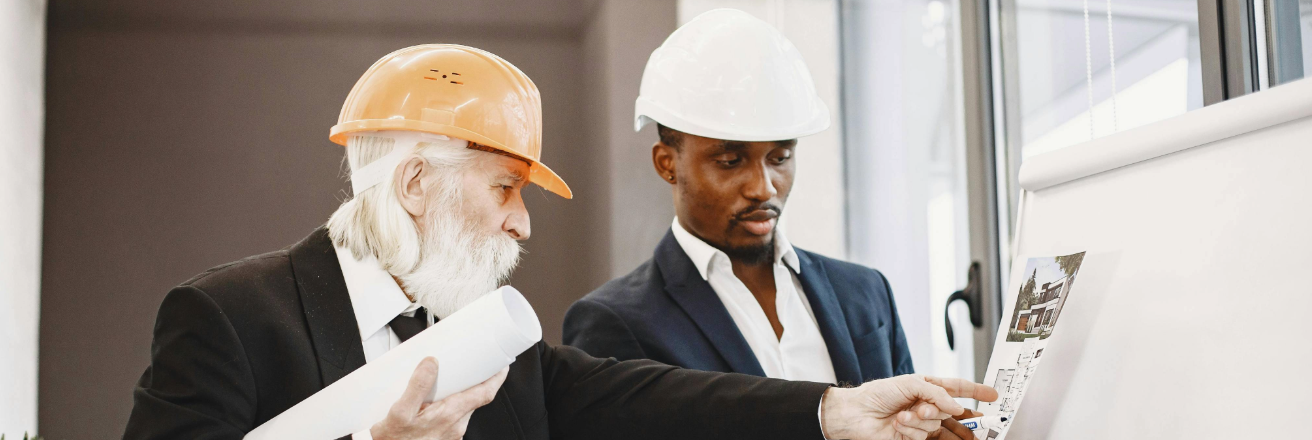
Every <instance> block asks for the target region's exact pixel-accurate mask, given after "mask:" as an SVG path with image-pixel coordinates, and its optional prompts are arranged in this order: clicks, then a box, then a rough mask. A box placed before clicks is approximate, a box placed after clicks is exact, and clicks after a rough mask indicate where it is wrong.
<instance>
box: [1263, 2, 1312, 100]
mask: <svg viewBox="0 0 1312 440" xmlns="http://www.w3.org/2000/svg"><path fill="white" fill-rule="evenodd" d="M1254 7H1255V8H1258V9H1261V10H1260V11H1257V12H1259V14H1257V16H1259V17H1261V18H1263V19H1264V23H1263V24H1265V27H1266V39H1265V41H1259V43H1265V45H1266V56H1267V63H1266V68H1267V72H1268V73H1267V77H1268V78H1269V85H1271V86H1276V85H1280V84H1284V83H1287V82H1290V81H1295V80H1298V79H1302V78H1304V77H1306V76H1307V75H1308V74H1309V73H1312V0H1265V1H1262V0H1256V1H1254Z"/></svg>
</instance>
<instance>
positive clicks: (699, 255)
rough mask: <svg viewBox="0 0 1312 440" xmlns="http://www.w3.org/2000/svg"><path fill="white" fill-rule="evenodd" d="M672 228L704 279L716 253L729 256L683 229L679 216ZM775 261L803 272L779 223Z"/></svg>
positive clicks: (675, 238) (680, 245) (776, 228)
mask: <svg viewBox="0 0 1312 440" xmlns="http://www.w3.org/2000/svg"><path fill="white" fill-rule="evenodd" d="M670 230H671V231H673V232H674V240H675V241H677V242H679V247H681V248H683V253H685V254H688V258H689V259H692V264H693V266H696V267H697V273H699V274H701V276H702V279H703V280H705V279H707V278H708V277H709V276H710V275H709V274H710V271H711V262H712V261H713V260H714V259H715V256H716V255H721V256H724V257H725V258H729V256H728V255H725V254H724V252H723V251H721V250H719V249H716V248H715V247H714V246H711V245H710V244H707V243H706V242H705V241H702V239H700V238H697V236H695V235H692V233H691V232H688V230H687V229H683V225H680V224H679V218H678V217H675V218H674V224H673V225H671V226H670ZM774 262H775V264H779V263H780V262H782V263H783V264H785V265H787V266H788V268H789V269H792V270H793V273H795V274H798V275H801V274H802V265H801V262H800V261H798V259H797V251H796V250H794V249H793V245H792V243H790V242H789V241H788V237H787V236H786V235H785V234H784V231H783V230H782V229H780V228H779V225H778V224H776V225H775V230H774Z"/></svg>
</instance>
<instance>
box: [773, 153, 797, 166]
mask: <svg viewBox="0 0 1312 440" xmlns="http://www.w3.org/2000/svg"><path fill="white" fill-rule="evenodd" d="M792 158H793V156H791V155H789V156H777V157H775V158H774V163H775V164H776V165H783V164H784V163H785V162H788V160H789V159H792Z"/></svg>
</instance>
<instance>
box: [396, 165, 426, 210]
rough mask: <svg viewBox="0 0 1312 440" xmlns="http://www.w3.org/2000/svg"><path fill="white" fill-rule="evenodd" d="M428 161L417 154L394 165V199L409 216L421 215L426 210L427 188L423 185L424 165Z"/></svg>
mask: <svg viewBox="0 0 1312 440" xmlns="http://www.w3.org/2000/svg"><path fill="white" fill-rule="evenodd" d="M427 165H428V161H426V160H424V158H423V157H420V156H418V155H414V156H410V157H409V158H407V159H406V160H405V161H404V162H401V165H399V166H397V167H396V175H395V176H394V177H393V178H395V179H396V199H397V200H399V201H401V206H402V207H404V208H405V210H406V212H409V213H410V216H411V217H423V216H424V213H426V212H428V211H427V206H426V205H427V203H428V194H427V193H426V192H425V191H427V189H428V186H427V185H424V177H425V174H426V173H424V167H426V166H427Z"/></svg>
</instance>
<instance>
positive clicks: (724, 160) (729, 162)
mask: <svg viewBox="0 0 1312 440" xmlns="http://www.w3.org/2000/svg"><path fill="white" fill-rule="evenodd" d="M715 161H716V162H717V163H719V164H720V165H722V166H726V167H731V166H735V165H738V163H740V162H742V161H743V160H742V158H739V157H736V156H735V157H721V158H717V159H715Z"/></svg>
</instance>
